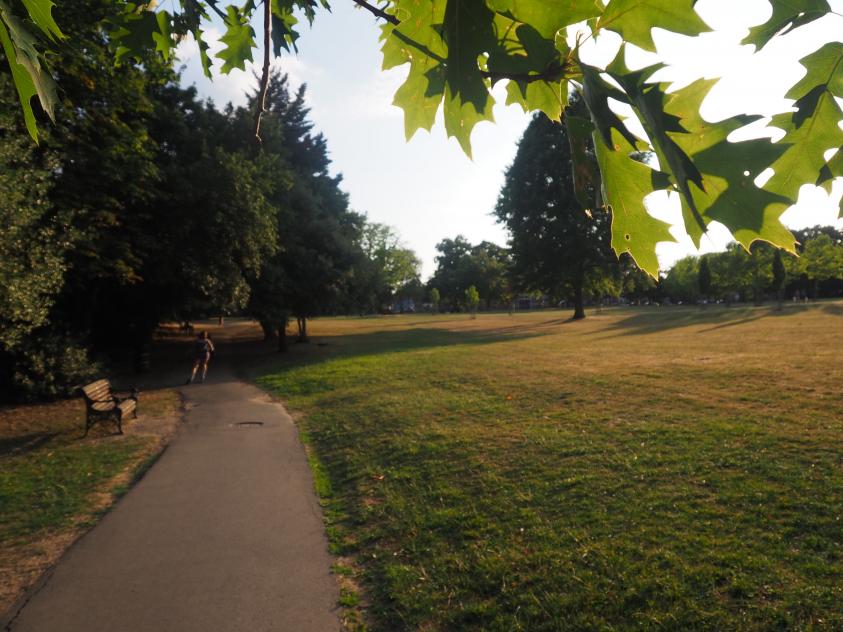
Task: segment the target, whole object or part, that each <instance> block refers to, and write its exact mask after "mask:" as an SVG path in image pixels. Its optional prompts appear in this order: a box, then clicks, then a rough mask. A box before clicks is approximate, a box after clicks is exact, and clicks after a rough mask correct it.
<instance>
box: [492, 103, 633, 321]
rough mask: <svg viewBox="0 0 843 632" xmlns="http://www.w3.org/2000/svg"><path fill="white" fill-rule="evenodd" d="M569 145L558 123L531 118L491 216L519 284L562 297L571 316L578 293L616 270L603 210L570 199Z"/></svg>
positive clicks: (579, 305)
mask: <svg viewBox="0 0 843 632" xmlns="http://www.w3.org/2000/svg"><path fill="white" fill-rule="evenodd" d="M570 147H571V144H570V142H569V137H568V133H567V132H566V128H565V126H563V125H560V124H559V123H558V122H554V121H551V120H550V119H548V118H547V117H546V116H542V115H537V116H535V117H534V118H533V120H532V121H531V122H530V125H529V126H528V127H527V129H526V131H525V132H524V135H523V137H522V138H521V141H520V142H519V144H518V151H517V153H516V154H515V159H514V160H513V162H512V165H510V167H509V168H508V169H507V171H506V174H505V176H504V185H503V188H502V189H501V192H500V196H499V197H498V203H497V206H496V207H495V214H496V215H497V218H498V221H499V222H501V223H502V224H504V225H505V226H506V228H507V229H508V231H509V235H510V239H509V243H510V247H511V249H512V259H513V275H514V277H515V279H516V284H517V286H518V287H519V289H521V290H524V291H539V292H542V293H545V294H549V295H550V296H554V297H556V298H557V300H558V299H560V298H561V299H566V300H570V301H572V302H573V303H574V318H577V319H579V318H584V317H585V308H584V302H583V293H584V292H587V291H591V290H594V291H595V292H594V293H595V294H599V295H602V294H604V293H609V292H603V291H602V290H603V289H605V286H606V284H607V281H608V282H611V281H610V280H611V279H614V278H616V277H618V276H619V272H620V271H619V266H618V260H617V258H616V257H614V256H613V255H612V252H611V247H610V240H611V231H610V228H609V221H610V218H609V216H608V214H607V213H605V212H603V211H599V210H596V211H593V212H590V211H586V210H584V209H583V208H582V206H581V205H580V204H579V202H578V201H577V196H576V193H575V191H574V179H573V176H572V174H573V172H574V169H573V165H572V159H571V153H572V152H571V148H570ZM592 153H593V152H592Z"/></svg>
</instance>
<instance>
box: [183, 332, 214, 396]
mask: <svg viewBox="0 0 843 632" xmlns="http://www.w3.org/2000/svg"><path fill="white" fill-rule="evenodd" d="M213 353H214V343H213V342H211V338H210V337H209V336H208V332H207V331H203V332H201V333H200V334H199V336H197V338H196V344H195V356H194V359H193V370H192V371H191V372H190V377H189V378H188V379H187V383H188V384H192V383H193V381H194V380H195V379H196V372H197V371H198V370H199V368H200V367H201V368H202V382H204V381H205V377H206V376H207V375H208V362H210V361H211V356H212V355H213Z"/></svg>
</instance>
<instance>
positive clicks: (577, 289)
mask: <svg viewBox="0 0 843 632" xmlns="http://www.w3.org/2000/svg"><path fill="white" fill-rule="evenodd" d="M583 318H585V304H584V303H583V295H582V284H581V283H577V284H576V286H574V318H573V319H574V320H582V319H583Z"/></svg>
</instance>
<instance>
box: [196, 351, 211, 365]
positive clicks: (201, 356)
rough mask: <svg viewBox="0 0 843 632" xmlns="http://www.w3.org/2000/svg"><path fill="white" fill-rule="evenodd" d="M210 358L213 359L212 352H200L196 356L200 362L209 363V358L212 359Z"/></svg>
mask: <svg viewBox="0 0 843 632" xmlns="http://www.w3.org/2000/svg"><path fill="white" fill-rule="evenodd" d="M210 359H211V354H210V353H200V354H199V355H197V356H196V361H197V362H199V363H200V364H207V363H208V360H210Z"/></svg>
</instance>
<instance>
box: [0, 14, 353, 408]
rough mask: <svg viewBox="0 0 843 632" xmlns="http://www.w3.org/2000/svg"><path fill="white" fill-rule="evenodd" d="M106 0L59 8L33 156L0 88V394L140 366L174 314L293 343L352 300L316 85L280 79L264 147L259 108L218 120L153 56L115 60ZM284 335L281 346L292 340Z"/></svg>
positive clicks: (43, 390)
mask: <svg viewBox="0 0 843 632" xmlns="http://www.w3.org/2000/svg"><path fill="white" fill-rule="evenodd" d="M112 4H113V3H109V2H106V1H104V0H80V1H79V2H74V3H63V4H62V5H61V6H60V7H57V8H56V11H57V14H58V15H59V17H60V18H61V20H62V23H63V26H64V29H65V31H66V32H67V33H68V35H69V36H70V39H71V40H72V41H74V42H84V43H85V45H84V46H81V45H80V46H71V47H63V48H62V52H61V55H60V56H59V57H58V58H57V59H56V60H55V63H54V65H53V68H54V70H55V71H56V72H57V73H58V74H60V75H61V76H62V82H61V86H62V93H61V99H62V102H61V107H60V108H59V109H58V111H57V116H56V123H55V125H52V126H49V125H48V123H47V122H46V121H45V122H43V125H42V128H41V129H42V135H43V140H42V143H41V145H40V146H35V145H33V144H32V142H31V140H29V139H28V138H27V137H26V136H25V130H23V129H21V126H20V124H19V122H18V120H17V117H16V116H15V114H16V113H15V110H16V108H18V107H19V105H18V104H17V103H16V97H15V95H14V93H13V91H12V90H11V88H10V86H9V81H8V79H7V77H6V76H5V75H2V76H0V137H2V141H3V142H2V147H0V186H2V189H3V196H2V197H0V217H2V218H3V226H4V231H3V234H2V235H0V255H2V257H1V258H0V282H2V288H0V325H2V333H0V388H2V393H0V396H1V397H2V399H3V400H12V399H26V398H33V397H42V396H54V395H60V394H63V393H67V392H69V390H70V389H71V388H72V387H73V385H74V384H75V383H78V382H79V381H81V380H83V379H86V378H87V377H88V374H90V373H92V372H94V371H96V370H97V369H96V365H95V364H94V363H93V362H92V361H91V360H90V359H89V356H88V355H87V354H86V350H87V351H90V352H93V353H94V354H95V355H96V356H98V357H103V358H107V359H109V360H119V361H121V364H122V363H123V361H125V360H131V359H134V360H135V361H136V364H137V366H138V368H142V365H143V361H144V359H145V357H146V349H147V348H148V345H149V343H150V341H151V339H152V335H153V332H154V330H155V328H156V326H157V325H158V324H159V323H160V322H162V321H163V320H167V319H176V318H177V319H180V320H189V319H192V318H197V317H200V316H211V315H219V314H222V313H238V312H242V311H243V310H244V309H246V308H247V307H248V310H247V312H248V313H250V314H252V315H254V316H255V317H256V318H258V319H259V320H260V321H261V323H262V324H263V325H264V326H265V328H266V329H268V330H269V331H271V332H273V333H275V334H276V335H277V333H278V332H279V331H280V332H282V333H283V330H284V325H285V324H286V320H287V315H288V314H292V315H295V316H296V317H297V318H299V321H300V325H301V331H300V334H301V336H300V337H301V338H302V339H306V337H307V332H306V319H307V318H309V317H311V316H314V315H317V314H322V313H329V312H331V311H333V310H335V309H336V308H337V306H338V305H340V304H342V303H343V301H346V302H347V300H346V298H345V297H346V296H347V295H348V293H349V292H348V289H349V287H350V285H351V282H352V277H353V270H354V265H355V264H356V262H358V261H359V260H360V258H361V256H362V255H361V252H360V247H359V236H360V230H361V227H362V224H363V221H364V220H363V217H362V216H361V215H359V214H356V213H353V212H351V211H350V210H349V208H348V199H347V196H346V195H345V193H343V192H342V190H341V189H340V178H339V177H334V176H332V175H331V174H330V173H329V165H330V161H329V160H328V154H327V146H326V142H325V139H324V138H323V137H322V136H321V135H320V134H317V133H314V132H313V131H312V124H311V123H310V122H309V121H308V111H307V108H306V107H305V106H304V98H305V92H304V88H301V89H300V90H299V91H297V93H296V94H293V95H291V94H290V93H289V90H288V88H287V83H286V78H285V77H284V76H283V75H280V74H276V75H275V76H274V77H273V83H272V86H271V88H272V90H271V92H270V98H269V102H268V105H269V108H270V113H269V114H268V115H267V116H266V117H265V125H264V134H263V135H264V142H263V143H262V144H260V145H258V144H256V143H254V142H252V141H251V140H250V134H249V129H250V128H251V126H252V125H253V115H252V113H251V112H250V111H249V110H248V109H247V108H233V107H230V106H229V107H227V108H225V109H224V110H222V111H219V110H217V109H216V108H214V107H213V105H212V104H210V103H203V102H201V101H200V100H198V99H197V95H196V91H195V90H194V89H193V88H187V89H185V88H181V87H180V86H179V85H178V75H177V74H176V73H175V72H174V71H173V70H172V68H170V67H169V66H167V65H166V64H164V63H163V62H161V61H160V59H159V58H158V57H155V56H152V55H150V57H149V59H145V60H144V61H143V63H142V64H137V65H133V64H130V63H124V64H122V65H120V66H116V67H115V66H114V64H113V56H114V53H113V51H112V50H111V49H110V48H109V47H110V45H111V44H110V42H109V38H108V37H107V36H106V35H105V34H104V31H103V30H102V28H101V21H102V20H103V19H105V18H107V17H108V16H109V15H110V12H111V11H113V10H114V9H113V6H112ZM282 341H283V336H282Z"/></svg>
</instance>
